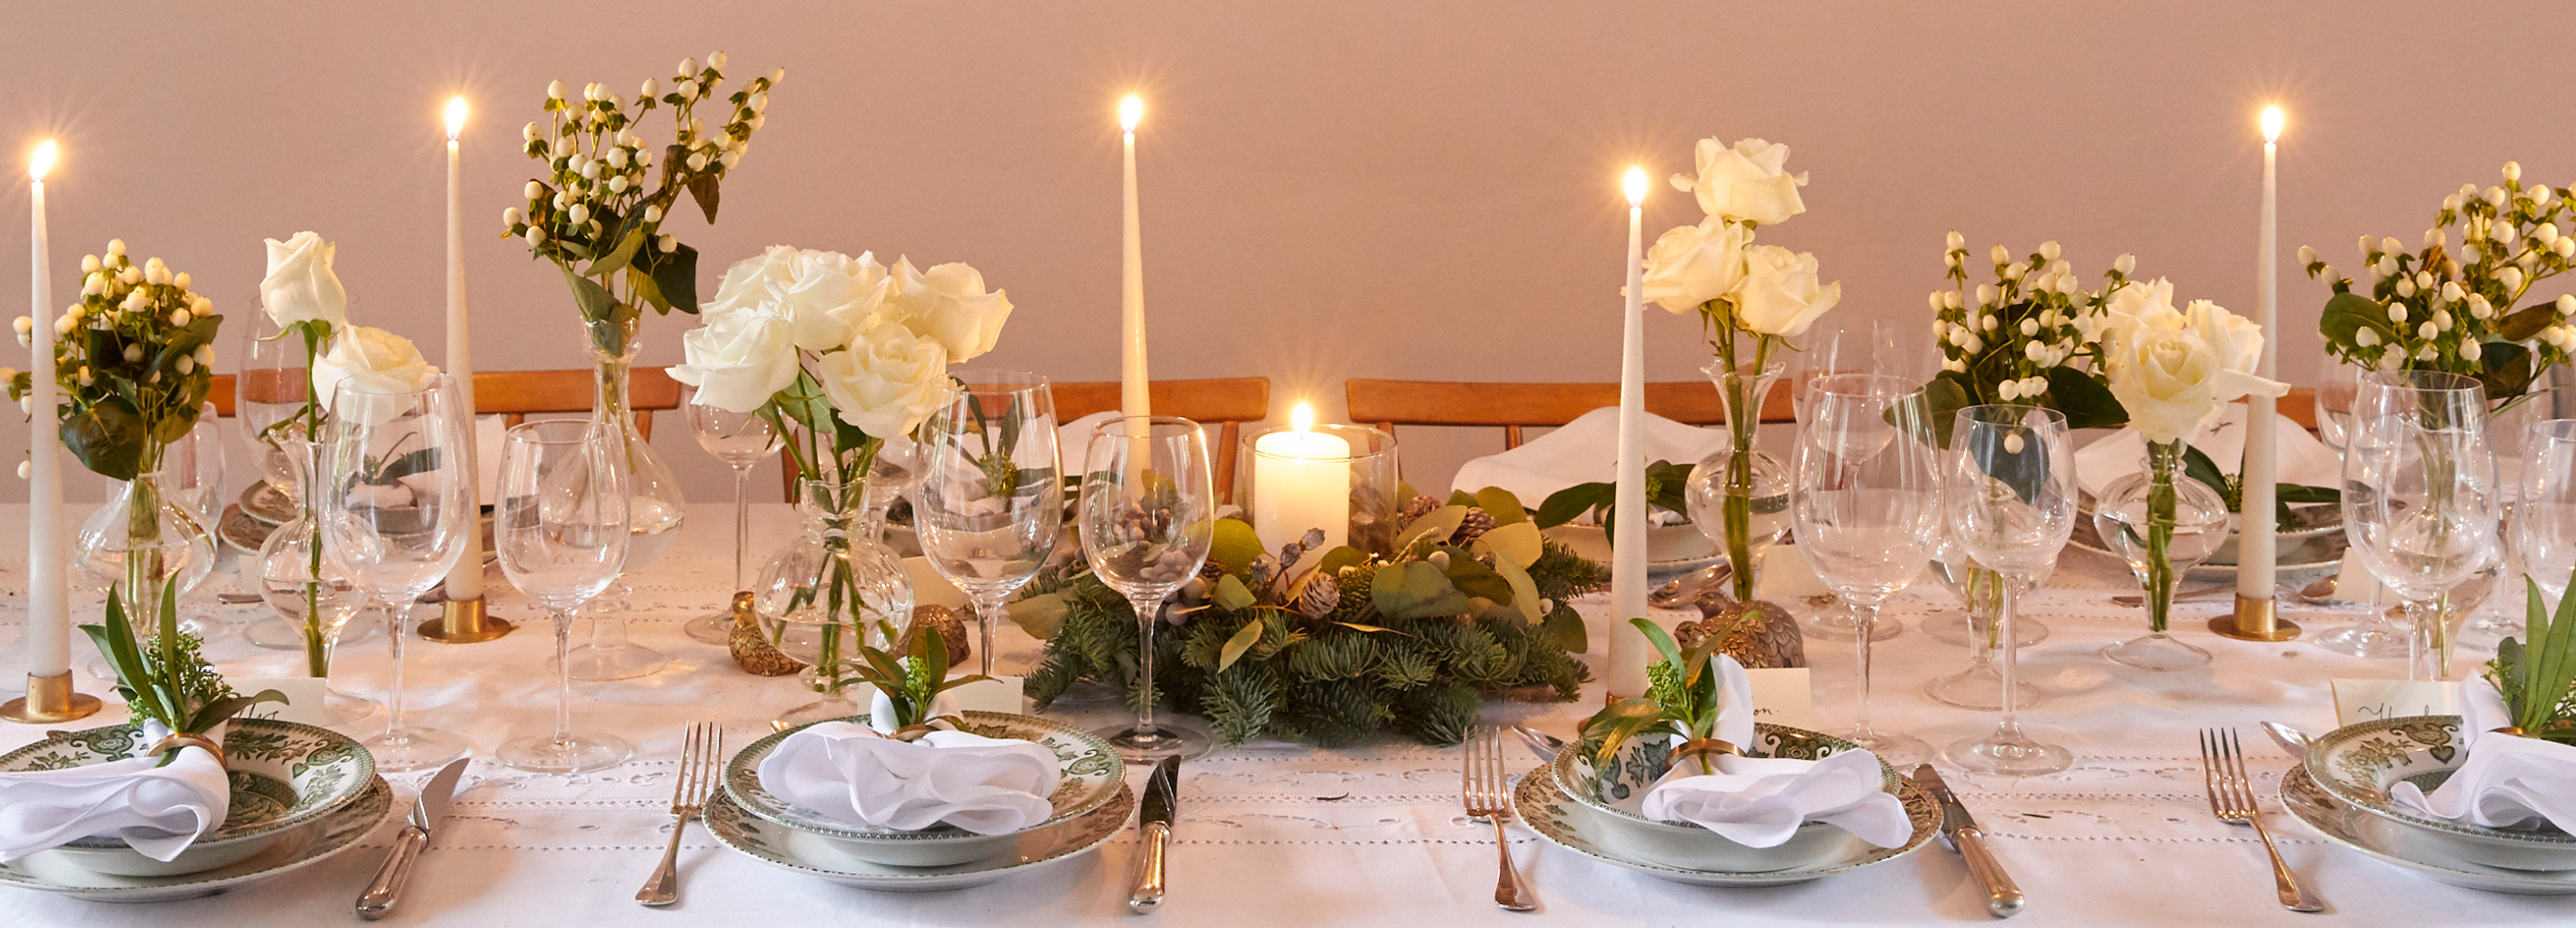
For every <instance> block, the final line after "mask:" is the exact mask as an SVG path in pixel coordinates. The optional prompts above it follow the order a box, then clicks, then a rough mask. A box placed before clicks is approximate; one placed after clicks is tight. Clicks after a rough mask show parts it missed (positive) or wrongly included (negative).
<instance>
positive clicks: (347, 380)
mask: <svg viewBox="0 0 2576 928" xmlns="http://www.w3.org/2000/svg"><path fill="white" fill-rule="evenodd" d="M437 380H438V368H436V367H432V366H430V363H429V359H427V358H424V357H421V355H420V349H419V348H417V347H414V346H413V345H412V343H411V340H410V339H407V338H404V337H402V336H400V335H396V334H394V333H392V332H388V331H385V330H383V329H373V328H368V327H366V326H362V325H358V326H349V327H348V328H344V329H341V330H339V331H338V332H336V333H334V334H333V335H332V336H331V347H330V350H328V351H324V352H323V353H322V356H321V357H318V358H315V359H313V395H315V396H319V397H322V399H323V402H324V403H325V404H327V406H328V407H329V408H330V410H331V414H332V415H336V416H340V417H342V418H345V419H354V420H356V421H360V422H367V423H376V422H382V421H384V420H385V419H387V418H390V417H391V416H392V415H393V414H394V409H393V408H392V407H391V406H389V405H378V404H372V403H367V402H364V401H363V399H362V398H361V399H360V400H359V401H356V402H353V401H352V396H351V395H344V394H342V393H341V392H340V389H341V387H342V386H343V385H347V386H348V388H349V389H350V390H352V391H359V392H362V393H406V392H412V391H417V390H425V389H428V388H429V386H430V384H432V383H435V382H437Z"/></svg>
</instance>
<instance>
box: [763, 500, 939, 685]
mask: <svg viewBox="0 0 2576 928" xmlns="http://www.w3.org/2000/svg"><path fill="white" fill-rule="evenodd" d="M796 489H797V503H796V511H797V514H798V515H799V516H800V517H801V518H802V520H803V522H804V531H803V533H802V534H801V535H800V536H799V537H798V538H796V539H795V540H794V541H791V542H789V543H788V544H787V546H786V547H785V548H782V549H780V550H779V551H778V553H777V554H774V555H772V556H771V557H770V559H769V563H768V564H767V565H766V566H764V567H763V568H762V569H761V572H760V579H759V580H758V581H757V582H756V583H755V584H754V585H753V593H754V599H753V606H754V608H755V609H756V610H757V611H758V613H759V616H760V621H761V629H762V632H763V633H764V634H766V635H767V636H768V637H769V642H770V644H772V645H774V646H776V647H777V648H778V649H779V650H780V651H782V652H784V653H786V654H787V656H789V657H792V658H795V659H797V660H800V661H804V662H805V664H806V665H807V668H808V670H807V676H806V681H805V682H806V685H807V686H808V687H810V688H811V689H813V690H814V692H816V693H820V694H822V697H823V698H822V699H820V700H817V701H815V702H812V703H809V704H806V705H803V706H799V707H797V708H794V709H790V710H788V711H787V713H786V714H784V715H781V716H779V718H778V721H779V722H781V723H783V724H786V725H789V726H795V725H803V724H806V723H808V722H820V721H826V720H830V719H837V718H843V717H846V716H850V715H855V714H858V713H859V712H860V711H862V710H861V708H860V707H859V706H858V704H857V703H855V702H854V701H852V700H851V699H850V697H849V695H848V694H847V693H845V692H844V690H845V689H846V688H847V687H848V686H849V685H850V684H851V683H852V682H854V681H852V680H851V679H850V675H849V669H850V668H851V667H853V666H856V665H857V663H858V662H859V661H860V660H861V659H862V658H861V657H860V655H859V651H858V648H859V645H861V644H863V643H867V642H869V641H871V640H873V641H874V642H875V643H876V645H877V646H878V647H882V648H888V649H892V648H893V647H894V645H895V642H894V641H892V640H889V638H890V634H889V633H891V635H900V634H902V629H904V628H905V627H906V626H908V625H909V624H910V623H911V621H912V581H911V578H910V576H909V575H908V574H907V573H906V572H905V571H904V565H903V558H901V557H898V556H896V554H895V553H894V550H893V549H891V548H888V547H886V545H885V542H884V541H883V540H882V539H881V538H880V537H879V535H880V533H881V532H882V531H883V530H884V526H885V508H884V507H885V505H886V504H887V503H890V502H891V500H890V499H887V498H886V496H887V495H886V494H872V493H870V492H869V489H868V487H867V485H866V484H865V483H862V484H859V485H856V486H845V485H843V484H841V483H838V482H836V481H831V480H820V479H814V478H807V479H805V480H801V481H798V483H797V487H796Z"/></svg>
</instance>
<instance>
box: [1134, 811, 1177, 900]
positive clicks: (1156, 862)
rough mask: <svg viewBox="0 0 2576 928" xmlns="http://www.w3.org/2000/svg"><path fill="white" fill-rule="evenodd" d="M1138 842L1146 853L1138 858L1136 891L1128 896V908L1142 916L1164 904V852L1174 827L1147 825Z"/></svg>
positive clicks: (1163, 824) (1158, 824)
mask: <svg viewBox="0 0 2576 928" xmlns="http://www.w3.org/2000/svg"><path fill="white" fill-rule="evenodd" d="M1138 840H1139V841H1140V842H1142V843H1143V844H1144V853H1143V854H1140V855H1138V856H1137V858H1136V889H1135V891H1134V892H1131V893H1128V894H1127V907H1128V908H1130V909H1134V910H1136V911H1137V912H1138V913H1140V914H1141V913H1145V912H1151V911H1154V908H1155V907H1156V906H1160V905H1162V904H1163V850H1164V847H1165V846H1166V845H1168V844H1170V843H1171V841H1172V826H1171V825H1169V824H1167V823H1164V822H1154V823H1152V824H1149V825H1146V826H1145V828H1144V831H1143V833H1142V834H1141V835H1139V836H1138Z"/></svg>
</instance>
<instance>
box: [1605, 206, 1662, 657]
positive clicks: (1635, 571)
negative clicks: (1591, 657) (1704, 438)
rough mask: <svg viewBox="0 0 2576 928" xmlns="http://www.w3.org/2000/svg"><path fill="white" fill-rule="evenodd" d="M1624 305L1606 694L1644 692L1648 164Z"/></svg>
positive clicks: (1632, 214) (1631, 229)
mask: <svg viewBox="0 0 2576 928" xmlns="http://www.w3.org/2000/svg"><path fill="white" fill-rule="evenodd" d="M1623 186H1625V187H1626V192H1627V194H1628V271H1627V275H1628V285H1627V287H1626V288H1625V290H1624V291H1623V292H1624V293H1625V295H1626V297H1627V311H1626V313H1625V315H1623V316H1622V317H1621V318H1622V320H1623V323H1622V325H1623V329H1622V333H1621V337H1620V340H1619V465H1618V466H1619V470H1618V477H1617V480H1618V484H1617V492H1616V495H1615V497H1614V498H1613V499H1612V501H1611V506H1612V510H1611V511H1612V513H1613V515H1614V516H1615V518H1614V519H1613V520H1612V521H1613V522H1614V523H1615V524H1614V525H1613V526H1612V534H1611V537H1610V618H1611V625H1610V674H1609V679H1610V696H1611V697H1612V698H1614V699H1615V698H1619V697H1624V696H1643V695H1646V656H1647V655H1648V654H1649V653H1651V652H1652V648H1651V647H1650V646H1648V644H1647V643H1646V636H1645V635H1644V634H1643V633H1641V632H1639V631H1637V629H1636V627H1635V626H1633V625H1630V624H1628V620H1629V619H1635V618H1643V617H1644V616H1645V615H1646V457H1645V441H1646V421H1645V420H1646V303H1645V292H1646V287H1645V281H1644V278H1645V267H1646V263H1645V255H1644V250H1643V249H1644V224H1645V215H1646V210H1645V204H1646V170H1645V169H1644V168H1629V169H1628V176H1627V178H1626V179H1625V181H1624V184H1623Z"/></svg>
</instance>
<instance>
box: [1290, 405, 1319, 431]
mask: <svg viewBox="0 0 2576 928" xmlns="http://www.w3.org/2000/svg"><path fill="white" fill-rule="evenodd" d="M1288 425H1289V427H1291V428H1294V429H1296V430H1297V434H1299V435H1304V434H1306V433H1307V432H1311V431H1314V430H1315V407H1314V406H1312V405H1310V404H1307V403H1299V404H1297V408H1295V409H1291V410H1289V411H1288Z"/></svg>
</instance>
